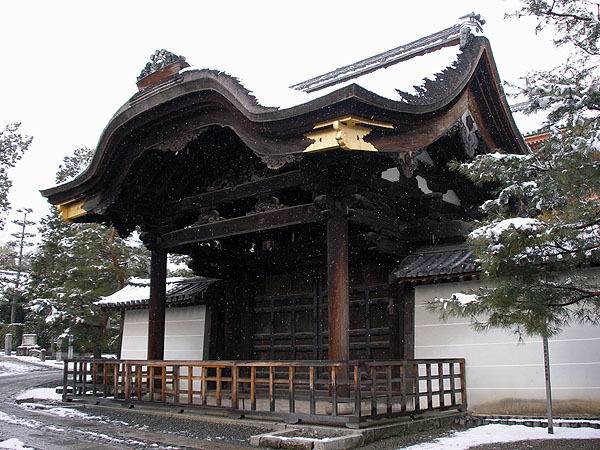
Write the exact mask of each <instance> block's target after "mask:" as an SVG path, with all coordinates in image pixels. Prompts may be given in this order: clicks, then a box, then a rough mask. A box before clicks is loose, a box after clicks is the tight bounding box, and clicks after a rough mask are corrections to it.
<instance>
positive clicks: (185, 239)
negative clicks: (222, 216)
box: [160, 203, 324, 249]
mask: <svg viewBox="0 0 600 450" xmlns="http://www.w3.org/2000/svg"><path fill="white" fill-rule="evenodd" d="M320 220H324V217H323V215H322V214H321V213H320V211H319V209H318V208H317V207H316V206H315V205H314V204H313V203H309V204H306V205H299V206H290V207H288V208H282V209H276V210H273V211H267V212H263V213H257V214H251V215H248V216H242V217H235V218H233V219H226V220H221V221H218V222H212V223H207V224H202V225H196V226H192V227H189V228H184V229H182V230H177V231H172V232H170V233H166V234H164V235H163V236H162V237H161V241H160V244H161V246H162V248H164V249H169V248H173V247H177V246H180V245H186V244H193V243H196V242H204V241H210V240H214V239H220V238H224V237H229V236H237V235H241V234H248V233H255V232H258V231H264V230H272V229H275V228H281V227H288V226H292V225H300V224H304V223H311V222H318V221H320Z"/></svg>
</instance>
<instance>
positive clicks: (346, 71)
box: [290, 13, 482, 93]
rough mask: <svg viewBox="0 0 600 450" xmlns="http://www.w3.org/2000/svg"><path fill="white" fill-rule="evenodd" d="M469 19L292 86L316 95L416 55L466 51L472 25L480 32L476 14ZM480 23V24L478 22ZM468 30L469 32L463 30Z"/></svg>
mask: <svg viewBox="0 0 600 450" xmlns="http://www.w3.org/2000/svg"><path fill="white" fill-rule="evenodd" d="M467 17H468V18H470V19H471V20H469V21H464V22H461V23H457V24H454V25H452V26H450V27H448V28H445V29H443V30H441V31H437V32H435V33H432V34H430V35H428V36H424V37H422V38H420V39H417V40H415V41H412V42H409V43H408V44H403V45H400V46H398V47H396V48H393V49H391V50H387V51H385V52H383V53H379V54H377V55H374V56H371V57H369V58H365V59H363V60H360V61H357V62H355V63H352V64H349V65H347V66H342V67H339V68H337V69H335V70H332V71H330V72H327V73H325V74H322V75H318V76H316V77H313V78H310V79H308V80H305V81H301V82H300V83H296V84H294V85H292V86H290V88H291V89H296V90H298V91H304V92H307V93H311V92H315V91H318V90H320V89H324V88H327V87H330V86H334V85H336V84H339V83H342V82H344V81H348V80H351V79H353V78H358V77H360V76H362V75H365V74H367V73H370V72H374V71H376V70H378V69H380V68H383V67H389V66H391V65H394V64H396V63H399V62H402V61H406V60H409V59H412V58H414V57H416V56H419V55H422V54H425V53H430V52H433V51H437V50H439V49H441V48H443V47H448V46H451V45H456V44H459V43H460V46H461V48H464V47H465V46H467V45H468V43H469V42H470V37H471V36H472V35H471V31H470V30H471V26H475V27H476V29H477V30H480V29H481V27H480V23H482V22H480V20H481V19H473V17H476V16H475V15H474V14H473V13H472V14H470V15H467V16H463V17H461V18H467ZM478 20H479V21H478ZM463 30H466V31H463Z"/></svg>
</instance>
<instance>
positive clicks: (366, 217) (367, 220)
mask: <svg viewBox="0 0 600 450" xmlns="http://www.w3.org/2000/svg"><path fill="white" fill-rule="evenodd" d="M348 220H349V221H351V222H355V223H360V224H362V225H367V226H368V227H370V228H373V229H377V230H385V231H390V232H391V233H392V234H394V235H395V234H397V233H398V232H399V231H400V227H401V226H402V225H404V224H405V223H404V222H401V221H400V220H394V219H393V218H391V217H388V216H385V215H384V214H381V213H380V212H379V211H368V210H366V209H359V208H357V209H354V210H353V212H352V214H351V215H350V216H349V217H348Z"/></svg>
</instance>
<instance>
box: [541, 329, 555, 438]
mask: <svg viewBox="0 0 600 450" xmlns="http://www.w3.org/2000/svg"><path fill="white" fill-rule="evenodd" d="M542 345H543V347H544V373H545V376H546V406H547V409H548V434H554V425H553V423H552V387H551V384H550V351H549V349H548V336H546V335H544V336H542Z"/></svg>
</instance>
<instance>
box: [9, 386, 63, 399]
mask: <svg viewBox="0 0 600 450" xmlns="http://www.w3.org/2000/svg"><path fill="white" fill-rule="evenodd" d="M28 398H34V399H37V400H58V401H60V400H62V395H60V394H57V393H56V388H35V389H29V390H27V391H23V392H21V393H20V394H19V395H17V400H24V399H28Z"/></svg>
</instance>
